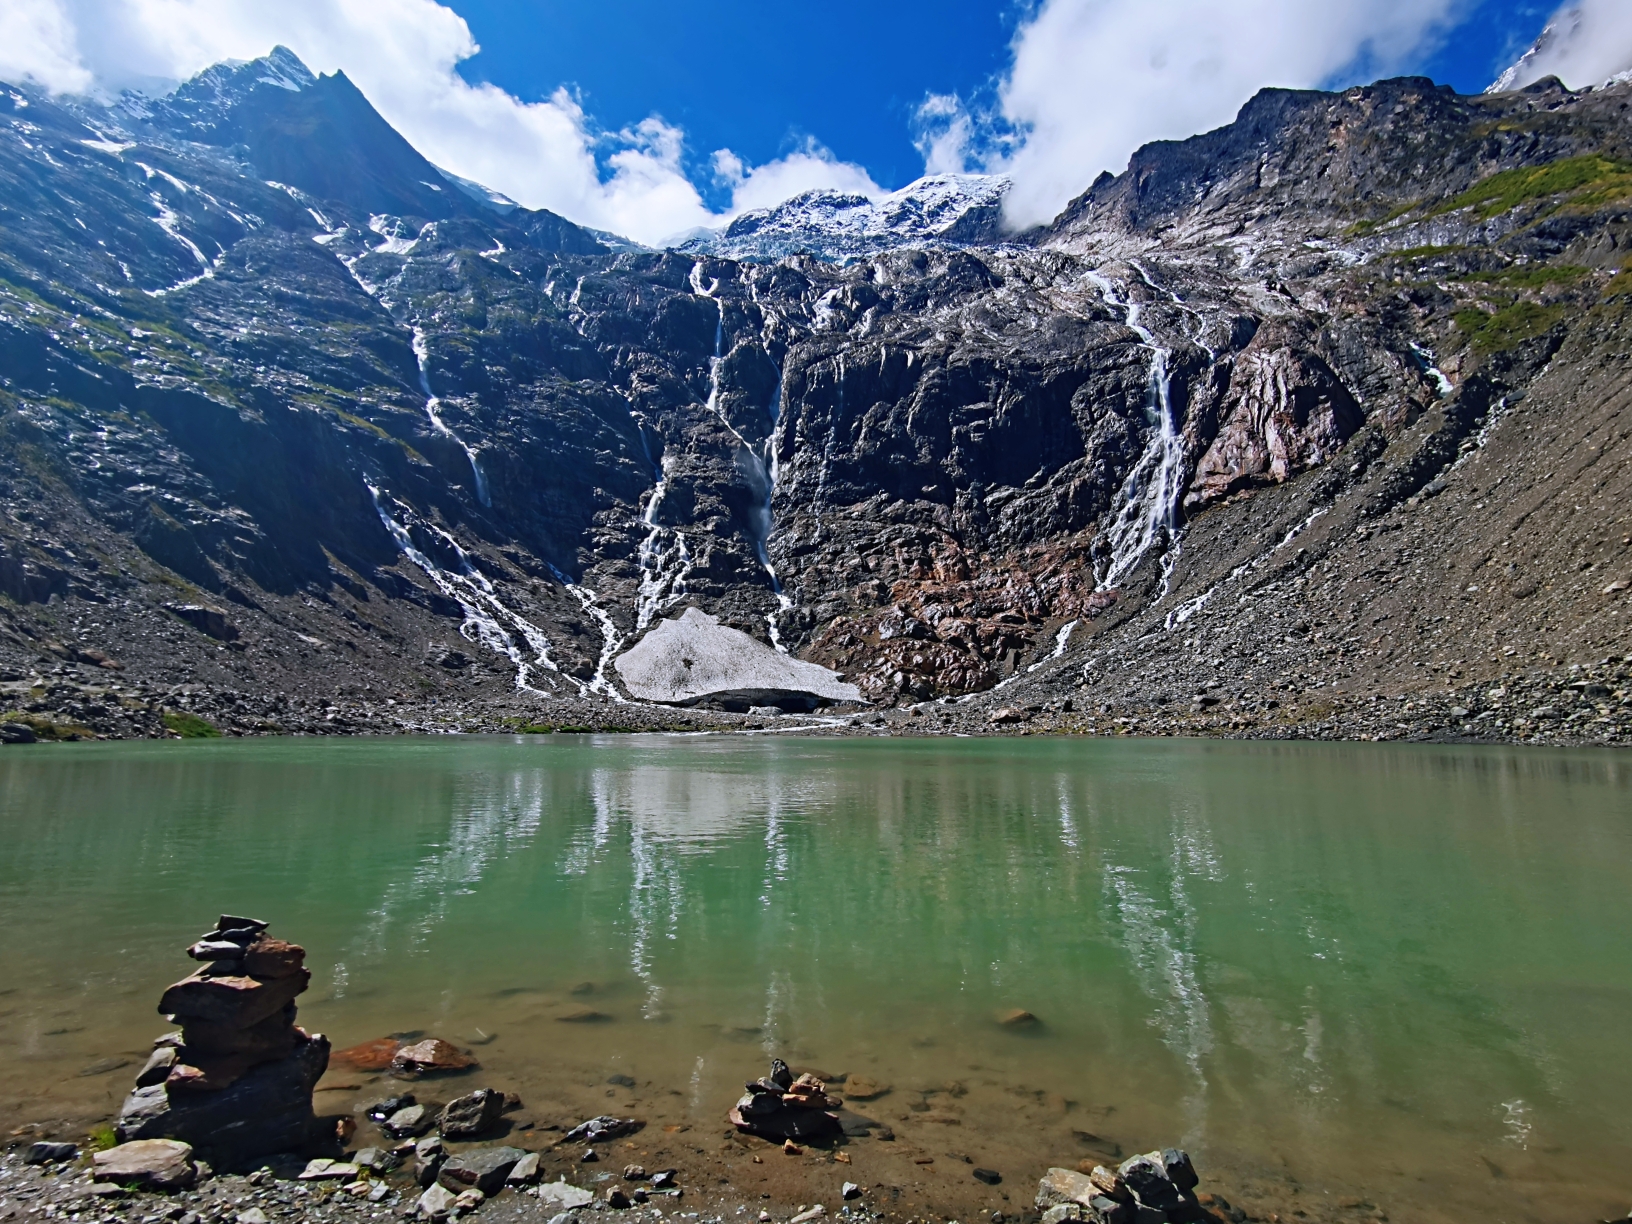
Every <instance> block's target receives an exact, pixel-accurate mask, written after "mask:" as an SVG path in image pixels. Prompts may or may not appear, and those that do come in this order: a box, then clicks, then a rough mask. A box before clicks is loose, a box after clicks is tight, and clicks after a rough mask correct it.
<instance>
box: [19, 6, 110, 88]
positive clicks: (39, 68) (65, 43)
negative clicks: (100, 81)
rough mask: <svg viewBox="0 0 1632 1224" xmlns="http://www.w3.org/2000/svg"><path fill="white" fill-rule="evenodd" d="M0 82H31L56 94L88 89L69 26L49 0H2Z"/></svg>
mask: <svg viewBox="0 0 1632 1224" xmlns="http://www.w3.org/2000/svg"><path fill="white" fill-rule="evenodd" d="M0 81H34V82H35V83H37V84H40V85H44V86H45V87H46V88H47V89H50V90H52V91H54V92H57V93H71V92H74V91H76V90H84V89H89V88H90V86H91V74H90V73H89V72H87V71H86V70H85V65H84V64H82V63H81V62H80V59H79V54H78V51H77V50H76V49H75V46H74V30H73V26H72V25H71V24H70V23H69V22H68V20H67V19H66V18H65V16H64V15H63V13H62V12H61V10H60V9H58V7H57V6H56V5H55V4H53V3H51V2H50V0H6V3H5V5H4V6H3V7H0Z"/></svg>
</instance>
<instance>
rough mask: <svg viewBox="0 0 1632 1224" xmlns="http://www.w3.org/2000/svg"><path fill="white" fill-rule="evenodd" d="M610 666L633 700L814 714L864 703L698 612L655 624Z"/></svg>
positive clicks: (819, 671)
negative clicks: (834, 705) (830, 706)
mask: <svg viewBox="0 0 1632 1224" xmlns="http://www.w3.org/2000/svg"><path fill="white" fill-rule="evenodd" d="M613 666H614V667H616V668H617V670H618V675H619V676H621V677H622V678H623V683H624V687H625V688H627V689H628V690H629V694H630V696H632V697H636V698H638V699H640V700H642V701H656V702H662V703H664V704H667V705H683V706H686V705H697V704H698V703H700V702H708V703H709V704H712V705H722V706H725V707H726V708H731V709H738V710H741V711H746V710H748V709H749V708H750V707H752V706H756V705H760V706H770V705H774V706H777V707H778V708H781V709H790V708H795V707H797V708H802V709H815V708H816V707H817V706H818V705H821V704H823V703H826V702H833V701H860V700H861V699H862V698H861V690H860V689H858V688H857V687H856V686H855V685H853V684H846V683H845V682H844V681H843V680H841V679H840V678H839V675H838V673H837V672H834V671H830V670H829V669H827V668H825V667H822V666H820V665H818V664H816V663H806V662H804V661H803V660H801V659H795V658H793V657H792V656H791V655H785V654H782V653H781V652H780V651H777V650H774V649H772V648H771V647H770V646H767V645H766V644H765V643H763V642H761V641H760V640H759V639H757V638H753V637H750V636H749V635H748V634H746V633H743V632H742V631H741V630H738V629H732V628H731V627H730V626H728V625H722V624H720V622H719V620H718V618H716V617H713V616H710V615H709V614H708V613H706V612H703V611H701V610H700V609H698V608H687V609H686V610H685V612H684V613H682V614H681V615H680V616H679V617H678V618H677V619H675V620H666V621H661V622H659V624H658V625H657V626H656V628H654V629H653V630H652V631H651V632H650V633H648V634H647V635H646V636H645V637H644V638H642V639H641V640H640V641H639V643H637V644H636V645H635V646H634V647H633V648H632V649H630V650H627V651H625V652H624V653H623V654H621V655H619V656H618V659H617V661H616V663H614V664H613Z"/></svg>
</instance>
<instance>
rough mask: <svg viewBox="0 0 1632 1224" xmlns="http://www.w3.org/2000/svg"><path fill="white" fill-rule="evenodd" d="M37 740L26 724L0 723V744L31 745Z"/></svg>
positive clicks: (31, 728)
mask: <svg viewBox="0 0 1632 1224" xmlns="http://www.w3.org/2000/svg"><path fill="white" fill-rule="evenodd" d="M38 740H39V736H37V735H35V734H34V728H33V727H30V726H29V725H28V724H26V723H16V722H9V723H0V744H32V743H36V742H37V741H38Z"/></svg>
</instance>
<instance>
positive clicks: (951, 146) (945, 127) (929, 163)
mask: <svg viewBox="0 0 1632 1224" xmlns="http://www.w3.org/2000/svg"><path fill="white" fill-rule="evenodd" d="M912 119H913V122H912V128H913V144H915V145H917V146H918V152H919V153H920V154H922V155H923V158H924V173H925V174H963V173H964V172H965V171H966V170H967V169H968V167H969V160H970V156H971V153H972V148H971V146H972V145H973V144H974V137H975V131H974V120H973V118H972V116H971V115H970V114H969V109H968V108H967V107H966V106H964V104H963V99H961V98H960V97H958V95H957V94H930V95H929V97H927V98H925V99H924V100H923V102H922V103H921V104H920V105H919V107H918V109H917V111H916V112H914V114H913V117H912Z"/></svg>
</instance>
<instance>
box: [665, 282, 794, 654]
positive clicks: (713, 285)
mask: <svg viewBox="0 0 1632 1224" xmlns="http://www.w3.org/2000/svg"><path fill="white" fill-rule="evenodd" d="M690 283H691V290H692V292H693V293H694V294H696V295H697V296H698V297H703V298H708V299H709V300H710V301H712V302H713V303H714V306H715V309H716V310H717V311H718V315H717V317H716V319H715V323H714V355H713V357H711V358H710V359H709V363H708V403H707V407H708V410H709V411H710V412H712V413H713V414H714V415H715V416H717V417H718V418H719V419H720V423H721V424H722V425H724V426H725V427H726V429H728V430H730V432H731V436H732V437H733V438H735V439H736V442H737V453H736V462H737V465H738V467H740V468H741V469H742V472H743V475H744V476H745V477H746V478H747V481H748V485H749V487H750V488H751V489H752V490H753V491H754V494H755V496H756V498H757V502H756V505H755V506H754V509H753V510H752V512H751V513H750V515H749V521H748V528H749V531H750V532H751V534H752V544H753V546H754V556H755V558H756V559H757V560H758V561H759V564H760V565H761V566H762V567H763V568H764V570H765V573H766V575H767V576H768V577H769V578H770V580H771V591H772V593H773V594H774V595H775V596H776V604H777V607H776V611H774V612H767V613H766V614H765V621H766V624H767V625H768V626H769V628H770V637H771V644H772V645H773V646H775V647H776V649H777V650H780V651H782V652H783V653H784V654H786V653H787V650H786V648H785V647H784V646H783V645H782V639H781V626H780V625H779V623H778V618H779V617H780V616H781V615H782V613H784V612H787V611H789V610H790V609H791V608H792V607H793V606H794V604H793V600H792V599H791V598H790V597H789V596H788V595H787V594H786V593H785V592H784V591H783V590H782V580H781V579H780V578H779V577H777V573H776V567H775V566H774V565H772V564H771V556H770V538H771V530H772V528H773V527H774V525H775V521H774V519H773V517H772V512H771V502H772V499H773V498H774V497H775V495H776V478H777V458H776V425H777V422H778V421H779V420H780V419H781V416H782V372H781V370H780V369H779V370H778V371H777V378H776V394H775V396H774V397H773V399H772V401H771V405H770V407H769V409H768V410H767V411H768V413H769V416H770V418H771V429H770V432H769V433H768V434H767V435H766V437H765V440H764V442H762V443H761V444H760V445H759V446H754V445H753V444H752V443H750V442H749V441H748V439H747V438H745V437H743V435H742V432H741V431H740V430H739V429H737V427H736V426H735V425H733V424H732V423H731V419H730V417H729V416H727V415H726V412H725V409H724V407H723V406H722V405H721V403H720V370H721V368H722V367H723V365H724V361H725V302H724V301H723V300H722V299H721V298H720V297H719V296H718V294H719V291H720V282H719V281H718V280H717V279H716V280H712V281H710V282H709V283H708V284H707V285H704V283H703V265H702V262H701V261H699V262H697V263H694V264H693V265H692V267H691V276H690ZM658 485H659V491H657V492H654V493H653V495H652V503H653V505H655V504H656V503H657V501H658V500H659V498H660V496H661V492H660V491H661V489H662V486H663V482H662V480H661V479H660V480H659V482H658ZM648 509H650V508H648ZM648 521H651V520H648ZM654 534H655V532H654ZM648 541H649V542H652V537H648ZM643 552H644V550H643ZM642 586H643V588H644V582H643V583H642Z"/></svg>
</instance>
